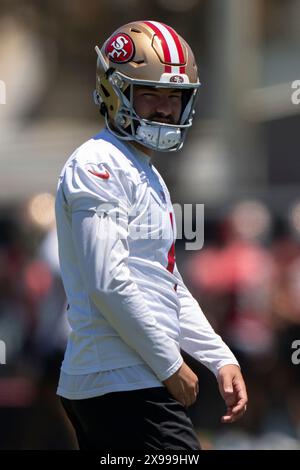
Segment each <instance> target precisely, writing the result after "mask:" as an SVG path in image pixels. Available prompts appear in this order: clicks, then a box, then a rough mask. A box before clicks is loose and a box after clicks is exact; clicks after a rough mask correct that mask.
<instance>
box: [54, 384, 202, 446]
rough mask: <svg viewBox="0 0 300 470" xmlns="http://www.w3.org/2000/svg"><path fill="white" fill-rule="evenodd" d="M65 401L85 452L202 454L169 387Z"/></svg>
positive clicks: (193, 432) (180, 406) (188, 421)
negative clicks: (126, 451)
mask: <svg viewBox="0 0 300 470" xmlns="http://www.w3.org/2000/svg"><path fill="white" fill-rule="evenodd" d="M61 401H62V404H63V407H64V409H65V411H66V413H67V415H68V417H69V419H70V421H71V423H72V425H73V426H74V428H75V431H76V435H77V440H78V444H79V448H80V449H82V450H86V449H89V450H98V451H118V450H128V451H135V450H138V451H145V450H166V449H169V450H200V444H199V441H198V438H197V435H196V433H195V430H194V428H193V425H192V422H191V420H190V418H189V417H188V415H187V410H186V408H185V407H184V406H183V405H181V404H180V403H179V402H178V401H177V400H175V399H174V398H173V397H172V396H171V394H170V393H169V392H168V390H167V389H166V388H165V387H155V388H148V389H142V390H132V391H125V392H113V393H108V394H106V395H103V396H100V397H95V398H88V399H82V400H69V399H66V398H61Z"/></svg>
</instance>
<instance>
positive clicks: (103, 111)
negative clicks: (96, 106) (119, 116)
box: [100, 102, 107, 117]
mask: <svg viewBox="0 0 300 470" xmlns="http://www.w3.org/2000/svg"><path fill="white" fill-rule="evenodd" d="M100 114H101V115H102V116H104V117H105V116H106V115H107V107H106V104H105V103H103V102H102V103H101V105H100Z"/></svg>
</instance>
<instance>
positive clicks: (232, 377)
mask: <svg viewBox="0 0 300 470" xmlns="http://www.w3.org/2000/svg"><path fill="white" fill-rule="evenodd" d="M217 379H218V384H219V390H220V393H221V395H222V397H223V398H224V401H225V403H226V406H227V411H226V414H225V415H224V416H222V419H221V421H222V422H223V423H233V422H234V421H236V420H238V419H239V418H241V417H242V416H243V414H244V413H245V411H246V409H247V402H248V397H247V391H246V385H245V382H244V379H243V376H242V373H241V370H240V368H239V367H238V366H236V365H234V364H229V365H226V366H223V367H221V369H220V370H219V373H218V378H217Z"/></svg>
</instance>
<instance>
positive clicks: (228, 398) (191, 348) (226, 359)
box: [174, 265, 247, 423]
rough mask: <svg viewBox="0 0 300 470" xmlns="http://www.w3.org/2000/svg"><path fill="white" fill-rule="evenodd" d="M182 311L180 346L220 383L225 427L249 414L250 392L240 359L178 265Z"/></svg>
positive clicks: (177, 276) (179, 295)
mask: <svg viewBox="0 0 300 470" xmlns="http://www.w3.org/2000/svg"><path fill="white" fill-rule="evenodd" d="M174 275H175V276H176V278H177V280H178V285H177V293H178V297H179V301H180V305H181V309H180V330H181V335H180V346H181V348H182V349H183V350H184V351H186V352H187V353H189V354H190V355H191V356H192V357H194V358H195V359H197V360H198V361H199V362H201V363H202V364H204V365H205V366H206V367H208V368H209V369H210V370H211V371H212V372H213V373H214V374H215V376H216V378H217V380H218V385H219V390H220V393H221V395H222V397H223V399H224V401H225V403H226V406H227V411H226V414H225V415H224V416H223V417H222V421H223V422H224V423H229V422H233V421H235V420H236V419H238V418H239V417H241V416H242V414H243V413H244V412H245V410H246V404H247V392H246V387H245V383H244V379H243V377H242V374H241V370H240V367H239V364H238V361H237V359H236V358H235V356H234V355H233V353H232V352H231V351H230V349H229V348H228V346H227V345H226V344H225V343H224V341H223V340H222V338H221V337H220V336H219V335H218V334H217V333H216V332H215V331H214V329H213V328H212V326H211V325H210V323H209V322H208V320H207V318H206V317H205V315H204V313H203V312H202V310H201V308H200V306H199V304H198V302H197V301H196V299H195V298H194V297H193V296H192V294H191V293H190V291H189V290H188V288H187V287H186V285H185V284H184V282H183V279H182V277H181V275H180V273H179V271H178V268H177V266H176V265H175V269H174Z"/></svg>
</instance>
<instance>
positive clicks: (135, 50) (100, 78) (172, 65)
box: [94, 21, 200, 151]
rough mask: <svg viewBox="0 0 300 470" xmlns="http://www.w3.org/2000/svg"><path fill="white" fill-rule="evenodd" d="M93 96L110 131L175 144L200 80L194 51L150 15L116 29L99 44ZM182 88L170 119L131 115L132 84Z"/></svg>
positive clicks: (166, 147)
mask: <svg viewBox="0 0 300 470" xmlns="http://www.w3.org/2000/svg"><path fill="white" fill-rule="evenodd" d="M95 50H96V52H97V55H98V60H97V72H96V90H95V93H94V97H95V102H96V104H98V105H99V106H100V111H101V113H102V114H103V115H104V117H105V121H106V125H107V127H108V128H109V129H110V131H111V132H112V133H114V134H116V135H117V136H118V137H119V138H121V139H124V140H135V141H137V142H139V143H141V144H142V145H144V146H146V147H149V148H152V149H155V150H160V151H176V150H179V149H180V148H181V147H182V145H183V142H184V139H185V135H186V132H187V130H188V128H189V127H191V125H192V119H193V114H194V107H195V99H196V95H197V91H198V88H199V86H200V82H199V78H198V73H197V66H196V63H195V59H194V55H193V52H192V50H191V48H190V47H189V45H188V44H187V43H186V41H185V40H184V39H182V38H181V37H180V36H179V35H178V34H177V33H176V31H174V29H172V28H170V27H169V26H167V25H165V24H163V23H159V22H156V21H135V22H132V23H128V24H126V25H124V26H122V27H120V28H119V29H117V30H116V31H115V32H114V33H113V34H112V35H111V36H110V37H109V38H108V39H107V40H106V42H105V43H104V44H103V46H102V48H101V49H100V48H99V47H98V46H96V47H95ZM135 85H142V86H150V87H157V88H162V87H167V88H175V89H181V90H182V112H181V118H180V122H179V123H178V124H176V125H174V124H172V125H171V124H166V123H161V122H156V121H149V120H147V119H143V118H141V117H139V116H138V115H137V113H136V112H135V110H134V104H133V87H134V86H135Z"/></svg>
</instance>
